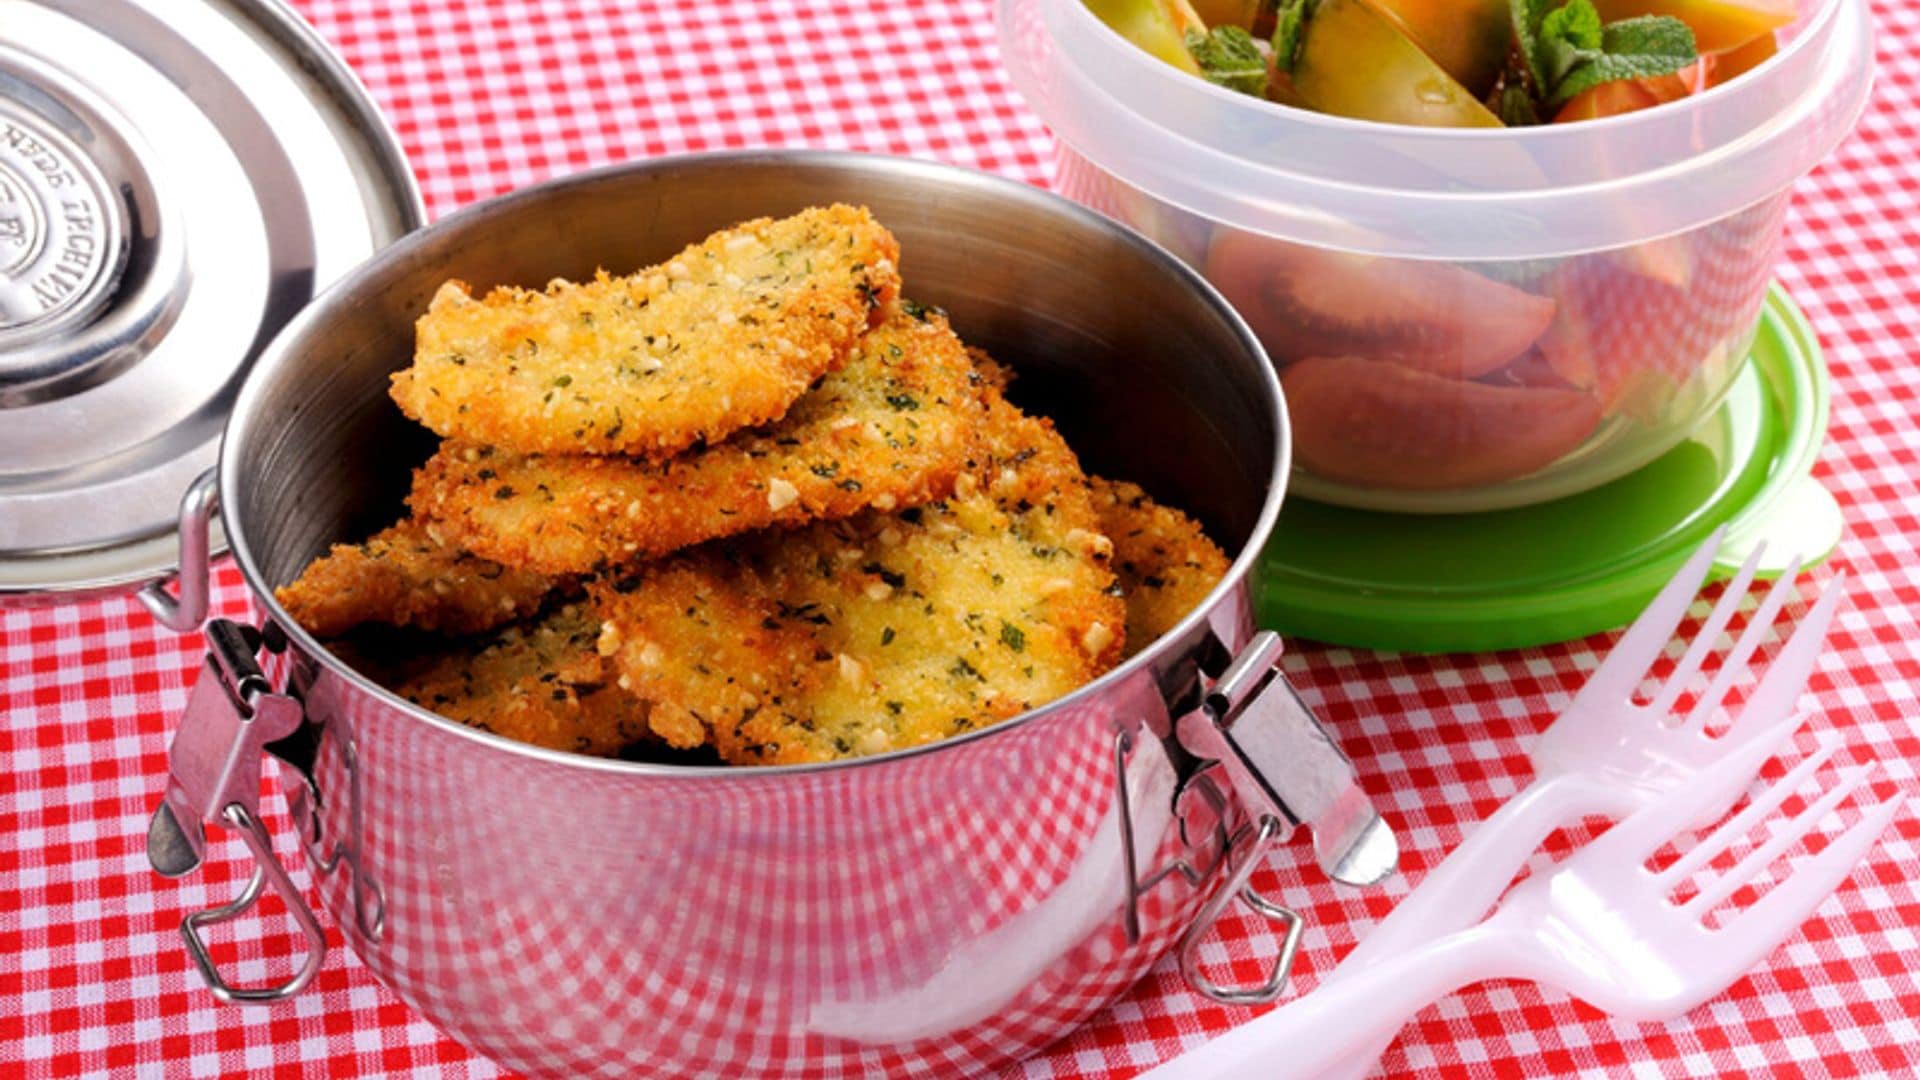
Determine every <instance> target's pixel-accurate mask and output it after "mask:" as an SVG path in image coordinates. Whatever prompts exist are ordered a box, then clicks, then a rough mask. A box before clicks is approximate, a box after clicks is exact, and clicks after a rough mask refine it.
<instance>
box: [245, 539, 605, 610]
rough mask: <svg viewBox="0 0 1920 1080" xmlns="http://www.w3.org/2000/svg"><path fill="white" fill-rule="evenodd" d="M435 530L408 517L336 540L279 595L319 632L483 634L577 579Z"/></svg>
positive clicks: (277, 591)
mask: <svg viewBox="0 0 1920 1080" xmlns="http://www.w3.org/2000/svg"><path fill="white" fill-rule="evenodd" d="M435 533H436V530H433V529H432V528H430V527H429V526H426V525H423V524H422V523H420V522H418V521H415V520H413V519H411V518H409V519H407V520H404V521H401V522H400V523H398V524H396V525H393V526H390V527H388V528H386V529H383V530H381V531H380V532H377V533H375V534H374V535H373V536H371V537H369V538H367V539H366V540H365V541H363V542H361V543H358V544H335V545H334V546H333V549H332V550H330V551H328V552H327V553H326V554H325V555H322V556H320V557H319V558H317V559H315V560H313V562H311V563H309V564H307V568H306V569H305V570H303V571H301V572H300V576H299V577H298V578H295V579H294V580H293V582H292V583H290V584H287V585H282V586H280V587H279V588H278V589H275V590H274V591H273V595H274V598H275V599H276V600H279V601H280V606H282V607H284V608H286V609H287V614H289V615H291V616H293V620H294V621H295V622H297V623H299V624H300V625H301V626H304V627H306V629H307V631H308V632H309V633H311V634H313V635H314V636H316V637H323V638H329V637H337V636H339V635H340V634H344V633H346V632H347V631H349V630H351V629H353V628H354V627H356V626H359V625H361V624H362V623H385V624H387V625H389V626H411V627H415V628H418V629H421V630H432V631H437V632H439V633H444V634H478V633H482V632H484V631H487V630H491V629H493V628H494V627H496V626H500V625H502V624H505V623H510V622H513V621H514V620H516V619H523V618H526V617H527V616H528V615H531V614H533V613H534V612H535V611H537V610H539V607H540V602H541V601H542V600H543V599H545V598H546V596H547V594H548V593H550V592H552V591H554V590H555V589H556V588H564V587H567V586H569V585H571V584H572V583H571V582H570V581H566V580H559V579H555V578H552V577H549V576H547V575H545V574H538V573H533V572H531V571H527V570H514V569H509V568H507V567H504V566H501V565H500V564H499V563H496V562H491V561H489V560H486V559H482V558H479V557H478V556H475V555H471V554H469V553H467V552H465V551H461V550H460V549H459V548H456V547H450V546H448V545H447V544H446V543H444V542H442V539H441V538H440V537H438V536H436V535H435Z"/></svg>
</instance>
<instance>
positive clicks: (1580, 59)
mask: <svg viewBox="0 0 1920 1080" xmlns="http://www.w3.org/2000/svg"><path fill="white" fill-rule="evenodd" d="M1575 2H1576V3H1577V2H1583V0H1575ZM1699 58H1700V54H1699V53H1698V51H1696V49H1695V47H1694V41H1693V31H1692V30H1690V29H1688V28H1687V24H1686V23H1683V22H1681V21H1680V20H1679V19H1675V18H1672V17H1671V16H1665V15H1642V16H1640V17H1638V18H1633V19H1622V20H1620V21H1619V22H1616V23H1612V24H1609V25H1608V26H1607V27H1606V29H1605V31H1604V32H1603V34H1602V40H1601V46H1600V48H1598V49H1578V50H1575V51H1574V52H1573V56H1572V62H1571V63H1568V64H1567V66H1566V68H1565V69H1564V70H1562V71H1561V72H1560V73H1559V74H1558V75H1557V76H1556V77H1555V79H1554V80H1553V83H1552V86H1553V92H1552V93H1551V94H1549V95H1547V104H1548V106H1549V107H1552V108H1558V107H1559V106H1561V105H1564V104H1566V103H1567V102H1568V101H1570V100H1572V99H1573V98H1574V96H1575V95H1578V94H1580V93H1583V92H1585V91H1587V90H1591V89H1593V88H1594V87H1596V86H1599V85H1601V84H1603V83H1610V82H1616V81H1618V80H1621V79H1647V78H1652V77H1654V76H1657V75H1671V74H1672V73H1674V72H1676V71H1679V70H1680V69H1681V68H1683V67H1686V66H1687V65H1688V64H1691V63H1693V62H1694V61H1695V60H1698V59H1699Z"/></svg>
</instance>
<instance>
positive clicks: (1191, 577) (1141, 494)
mask: <svg viewBox="0 0 1920 1080" xmlns="http://www.w3.org/2000/svg"><path fill="white" fill-rule="evenodd" d="M1093 505H1094V509H1095V510H1096V511H1098V513H1099V515H1100V527H1101V528H1102V530H1104V531H1105V532H1106V534H1107V537H1108V538H1109V539H1111V540H1112V541H1113V552H1114V569H1115V570H1116V571H1117V572H1118V574H1119V576H1120V587H1121V589H1123V590H1124V591H1125V592H1126V597H1127V655H1128V656H1132V655H1133V654H1134V653H1137V652H1139V651H1140V650H1141V649H1144V648H1146V647H1147V646H1149V645H1151V644H1153V642H1154V640H1155V639H1157V638H1158V637H1159V636H1160V635H1161V634H1164V633H1166V632H1167V631H1169V630H1171V629H1173V627H1174V625H1175V624H1176V623H1178V622H1179V621H1180V620H1181V619H1184V618H1186V617H1187V613H1188V612H1190V611H1192V610H1193V609H1194V608H1196V607H1198V606H1199V605H1200V601H1202V600H1204V599H1206V596H1207V594H1208V593H1209V592H1212V591H1213V587H1214V586H1215V585H1218V584H1219V583H1220V579H1221V578H1222V577H1225V576H1226V573H1227V567H1228V566H1229V565H1231V561H1230V560H1229V559H1228V558H1227V555H1226V552H1224V551H1221V550H1220V548H1219V546H1218V545H1216V544H1215V543H1214V542H1213V541H1212V540H1209V539H1207V534H1206V533H1205V532H1203V531H1201V529H1200V523H1199V522H1197V521H1195V520H1193V519H1192V518H1190V517H1188V516H1187V515H1185V514H1183V513H1181V512H1180V511H1178V510H1175V509H1173V508H1172V507H1170V506H1162V505H1160V504H1159V503H1156V502H1154V501H1153V500H1152V499H1151V498H1149V497H1148V496H1147V493H1146V492H1145V491H1143V490H1141V488H1140V486H1139V485H1138V484H1130V483H1127V482H1126V481H1124V480H1107V479H1105V478H1103V477H1098V476H1096V477H1094V478H1093Z"/></svg>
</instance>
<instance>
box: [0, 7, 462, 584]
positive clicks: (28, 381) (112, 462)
mask: <svg viewBox="0 0 1920 1080" xmlns="http://www.w3.org/2000/svg"><path fill="white" fill-rule="evenodd" d="M423 216H424V215H423V212H422V209H421V203H420V195H419V191H418V190H417V189H416V188H415V186H414V182H413V176H412V173H411V171H410V170H409V169H408V168H407V164H406V160H405V158H404V156H403V155H402V153H401V151H400V148H399V145H398V143H397V142H396V140H395V139H394V137H393V134H392V132H391V131H390V130H389V129H388V128H387V126H386V124H385V123H384V122H383V121H382V120H381V118H380V116H379V113H378V112H377V111H376V110H375V108H374V106H373V104H372V103H371V102H370V100H369V99H368V97H367V94H366V91H365V89H364V88H363V87H361V85H360V84H359V83H358V82H357V81H356V80H355V79H354V77H353V75H352V74H351V73H350V72H349V71H348V70H347V68H346V66H345V65H344V64H343V63H342V62H341V61H340V59H339V58H338V57H337V56H335V55H334V54H333V53H332V52H331V51H329V50H328V48H327V47H326V45H325V43H323V42H322V41H321V40H320V38H319V37H318V36H317V35H316V34H315V33H314V31H313V29H312V28H311V27H309V26H307V24H306V23H304V22H302V21H301V20H300V18H299V17H298V16H297V15H295V14H293V13H292V12H291V11H290V10H288V9H287V8H285V7H283V6H281V5H280V4H279V3H278V2H277V0H195V2H183V0H0V604H6V603H8V602H13V603H19V602H31V601H38V600H49V599H57V598H70V597H72V596H75V595H80V594H86V593H93V592H103V591H110V590H122V589H128V588H131V587H133V586H136V585H139V584H141V583H143V582H146V581H151V580H154V579H156V578H159V577H162V576H164V575H165V574H167V573H168V572H169V571H170V570H172V569H173V567H174V563H175V561H176V560H177V558H178V555H177V551H176V547H175V539H174V535H173V533H174V528H175V517H176V513H177V510H178V506H179V502H180V497H181V493H182V492H184V491H185V490H186V488H187V485H188V484H189V483H190V482H191V481H192V480H193V478H194V477H195V476H196V475H198V474H199V473H200V472H202V471H203V470H205V469H207V468H209V467H210V466H212V465H213V463H214V461H215V459H216V456H217V451H218V444H219V439H220V431H221V428H222V426H223V425H224V424H225V422H226V417H227V412H228V410H229V409H230V408H231V407H232V404H233V400H234V395H235V393H236V391H237V390H238V389H239V385H240V381H241V379H242V378H243V377H244V376H245V374H246V372H247V369H248V367H249V366H250V365H251V364H252V362H253V360H254V357H255V356H256V355H257V354H258V353H259V352H260V350H261V349H262V348H263V347H264V346H265V345H266V344H267V342H268V341H269V340H270V339H271V338H272V337H273V335H274V334H275V332H277V331H278V330H279V329H280V327H281V326H282V325H284V324H285V323H286V321H287V320H288V319H289V318H291V317H292V316H293V314H294V313H295V312H297V311H299V310H300V309H301V308H302V307H304V306H305V305H306V303H307V302H308V301H309V300H311V299H312V298H313V296H314V295H315V294H316V293H317V292H318V291H319V290H320V289H322V288H324V287H325V286H326V285H327V284H329V283H330V282H332V281H333V280H334V279H335V278H337V277H339V276H340V275H342V274H344V273H345V272H346V271H347V270H348V269H350V268H351V267H353V266H355V265H356V264H358V263H359V262H361V261H362V260H363V259H365V258H366V257H367V256H369V255H371V254H372V253H373V252H374V251H375V250H377V249H378V248H380V247H382V246H384V245H386V244H387V243H388V242H390V241H392V240H394V239H395V238H397V237H399V236H401V235H402V234H404V233H406V232H409V231H411V230H412V229H414V228H416V227H418V226H419V225H420V224H421V221H422V219H423Z"/></svg>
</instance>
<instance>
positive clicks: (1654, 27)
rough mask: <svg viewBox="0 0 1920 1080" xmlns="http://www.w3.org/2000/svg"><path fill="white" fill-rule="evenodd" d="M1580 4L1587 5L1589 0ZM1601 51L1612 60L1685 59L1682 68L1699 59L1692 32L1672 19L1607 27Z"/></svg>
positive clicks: (1649, 18) (1650, 17) (1655, 18)
mask: <svg viewBox="0 0 1920 1080" xmlns="http://www.w3.org/2000/svg"><path fill="white" fill-rule="evenodd" d="M1577 2H1579V3H1586V2H1587V0H1577ZM1601 48H1602V49H1604V50H1605V51H1606V52H1607V53H1608V54H1610V55H1613V56H1659V57H1665V58H1667V59H1669V60H1682V59H1684V60H1685V61H1686V63H1683V64H1681V65H1680V67H1686V66H1687V64H1691V63H1693V62H1694V61H1695V60H1697V59H1699V58H1700V49H1699V46H1698V45H1696V44H1695V43H1694V40H1693V28H1692V27H1689V26H1688V25H1687V24H1686V23H1683V22H1681V21H1680V20H1679V19H1676V18H1674V17H1673V16H1671V15H1641V16H1639V17H1638V18H1633V19H1621V20H1620V21H1619V22H1612V23H1608V24H1607V26H1606V30H1605V31H1604V32H1603V33H1602V35H1601ZM1674 70H1676V71H1677V70H1679V68H1675V69H1674Z"/></svg>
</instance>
